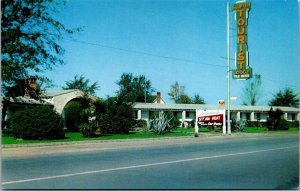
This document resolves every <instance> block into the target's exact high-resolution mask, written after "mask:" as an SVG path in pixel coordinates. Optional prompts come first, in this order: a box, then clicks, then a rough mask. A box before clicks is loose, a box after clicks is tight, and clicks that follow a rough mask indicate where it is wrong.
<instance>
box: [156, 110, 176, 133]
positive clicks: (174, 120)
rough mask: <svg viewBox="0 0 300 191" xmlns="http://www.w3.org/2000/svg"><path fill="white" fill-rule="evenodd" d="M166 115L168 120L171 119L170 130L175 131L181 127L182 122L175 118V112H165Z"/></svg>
mask: <svg viewBox="0 0 300 191" xmlns="http://www.w3.org/2000/svg"><path fill="white" fill-rule="evenodd" d="M164 113H165V115H166V118H168V119H170V122H169V126H170V127H169V130H173V129H175V128H177V127H179V126H180V124H181V122H180V121H179V119H178V117H177V116H174V114H173V112H164ZM157 116H159V115H157Z"/></svg>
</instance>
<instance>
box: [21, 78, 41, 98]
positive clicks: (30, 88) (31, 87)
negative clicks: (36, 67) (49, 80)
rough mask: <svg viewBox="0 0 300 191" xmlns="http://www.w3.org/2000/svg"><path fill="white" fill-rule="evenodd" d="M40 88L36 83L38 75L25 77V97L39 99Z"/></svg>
mask: <svg viewBox="0 0 300 191" xmlns="http://www.w3.org/2000/svg"><path fill="white" fill-rule="evenodd" d="M39 91H40V88H39V86H38V85H37V83H36V77H34V76H31V77H30V78H26V79H25V95H24V96H25V97H28V98H33V99H37V98H38V94H39Z"/></svg>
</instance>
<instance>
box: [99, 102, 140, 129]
mask: <svg viewBox="0 0 300 191" xmlns="http://www.w3.org/2000/svg"><path fill="white" fill-rule="evenodd" d="M98 122H99V126H100V131H101V132H102V133H104V134H128V133H129V131H130V130H132V128H133V127H134V124H135V120H134V112H133V109H132V105H131V104H130V103H126V102H124V101H123V98H122V97H111V98H108V99H107V100H106V102H105V112H104V113H103V114H102V115H101V117H100V118H99V119H98Z"/></svg>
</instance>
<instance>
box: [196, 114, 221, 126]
mask: <svg viewBox="0 0 300 191" xmlns="http://www.w3.org/2000/svg"><path fill="white" fill-rule="evenodd" d="M223 116H224V115H223V114H219V115H210V116H200V117H198V124H199V125H201V126H210V125H214V126H222V125H223Z"/></svg>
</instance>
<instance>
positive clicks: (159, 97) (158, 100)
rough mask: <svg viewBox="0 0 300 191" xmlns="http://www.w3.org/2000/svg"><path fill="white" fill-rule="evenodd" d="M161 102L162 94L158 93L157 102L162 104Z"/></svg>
mask: <svg viewBox="0 0 300 191" xmlns="http://www.w3.org/2000/svg"><path fill="white" fill-rule="evenodd" d="M160 101H161V96H160V92H157V94H156V102H157V103H160Z"/></svg>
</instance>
